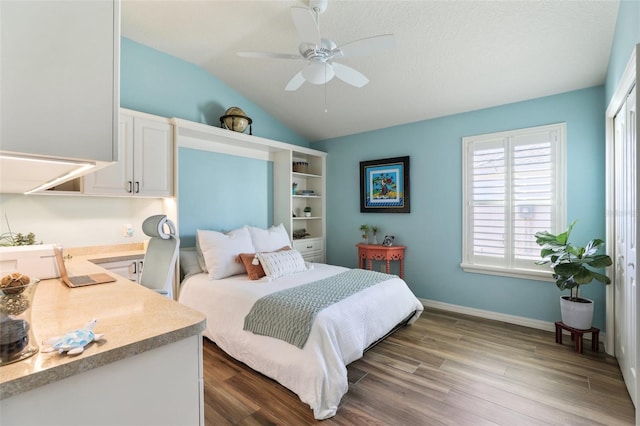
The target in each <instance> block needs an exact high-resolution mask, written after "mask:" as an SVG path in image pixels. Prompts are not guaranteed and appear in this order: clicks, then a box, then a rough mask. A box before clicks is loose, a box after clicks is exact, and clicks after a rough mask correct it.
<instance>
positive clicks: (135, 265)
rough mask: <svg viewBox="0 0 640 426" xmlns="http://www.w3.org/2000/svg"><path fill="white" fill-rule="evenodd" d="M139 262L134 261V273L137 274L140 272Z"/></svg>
mask: <svg viewBox="0 0 640 426" xmlns="http://www.w3.org/2000/svg"><path fill="white" fill-rule="evenodd" d="M137 266H138V263H137V262H133V273H134V274H137V273H138V267H137Z"/></svg>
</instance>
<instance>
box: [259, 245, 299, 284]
mask: <svg viewBox="0 0 640 426" xmlns="http://www.w3.org/2000/svg"><path fill="white" fill-rule="evenodd" d="M256 256H257V257H258V260H259V261H260V264H261V265H262V268H263V269H264V273H265V274H266V275H267V277H269V278H271V279H276V278H280V277H284V276H287V275H293V274H297V273H298V272H304V271H306V270H307V265H306V264H305V263H304V259H303V258H302V255H301V254H300V252H299V251H298V250H293V249H292V250H287V251H279V252H275V253H258V254H257V255H256Z"/></svg>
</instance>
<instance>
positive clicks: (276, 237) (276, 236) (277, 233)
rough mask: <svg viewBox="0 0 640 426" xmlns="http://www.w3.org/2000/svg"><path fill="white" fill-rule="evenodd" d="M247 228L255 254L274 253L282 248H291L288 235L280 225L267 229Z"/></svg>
mask: <svg viewBox="0 0 640 426" xmlns="http://www.w3.org/2000/svg"><path fill="white" fill-rule="evenodd" d="M247 228H249V233H250V234H251V242H252V243H253V247H254V248H255V249H256V251H257V252H263V251H276V250H280V249H281V248H282V247H285V246H291V240H290V239H289V234H287V230H286V229H285V228H284V225H283V224H282V223H281V224H280V225H278V226H272V227H271V228H269V229H262V228H256V227H255V226H248V227H247Z"/></svg>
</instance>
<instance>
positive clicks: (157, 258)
mask: <svg viewBox="0 0 640 426" xmlns="http://www.w3.org/2000/svg"><path fill="white" fill-rule="evenodd" d="M165 227H167V228H168V229H169V232H166V231H165ZM142 230H143V231H144V233H145V234H147V235H148V236H149V237H151V239H150V240H149V245H148V247H147V251H146V253H145V255H144V264H143V266H142V276H141V277H140V284H142V285H143V286H145V287H147V288H150V289H152V290H155V291H157V292H158V293H160V294H163V295H166V296H168V297H170V298H173V291H172V290H173V278H174V271H175V267H176V261H177V258H178V251H179V248H180V239H179V238H178V237H177V236H176V235H175V226H174V225H173V222H171V221H170V220H169V219H167V217H166V216H165V215H155V216H151V217H148V218H147V219H145V221H144V222H143V223H142Z"/></svg>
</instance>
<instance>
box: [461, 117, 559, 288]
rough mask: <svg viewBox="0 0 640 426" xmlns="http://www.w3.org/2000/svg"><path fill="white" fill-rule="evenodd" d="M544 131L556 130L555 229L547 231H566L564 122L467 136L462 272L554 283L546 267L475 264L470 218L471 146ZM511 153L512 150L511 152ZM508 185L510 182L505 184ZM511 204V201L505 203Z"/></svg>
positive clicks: (463, 172) (464, 175)
mask: <svg viewBox="0 0 640 426" xmlns="http://www.w3.org/2000/svg"><path fill="white" fill-rule="evenodd" d="M544 131H555V132H557V133H556V134H557V139H558V140H557V145H555V148H554V151H555V152H554V153H555V157H556V158H555V162H554V164H553V167H554V169H555V170H554V176H555V177H556V179H555V182H554V183H555V188H554V189H555V191H556V197H555V200H556V201H555V203H554V207H555V208H554V210H553V213H552V220H553V222H554V223H555V229H550V230H549V231H550V232H555V233H557V232H560V231H561V230H564V229H565V228H566V216H567V206H566V194H567V189H566V181H567V179H566V174H567V164H566V150H567V125H566V123H555V124H549V125H543V126H535V127H527V128H522V129H514V130H508V131H503V132H496V133H488V134H482V135H476V136H467V137H463V138H462V262H461V263H460V267H461V268H462V270H463V271H465V272H471V273H480V274H489V275H499V276H507V277H513V278H524V279H532V280H539V281H540V280H541V281H554V279H553V277H552V272H551V270H550V268H549V266H548V265H540V266H538V265H535V264H534V263H533V262H532V265H531V268H523V267H517V266H515V265H508V266H507V265H506V261H505V262H504V263H503V264H501V265H497V264H485V263H477V262H476V261H475V260H476V258H475V256H474V254H473V233H472V231H473V223H472V222H473V217H472V215H471V213H472V212H471V211H470V210H471V199H470V198H469V197H470V195H471V191H472V189H473V187H472V182H471V174H472V167H473V165H472V164H470V163H472V162H473V156H472V155H471V154H472V152H473V151H472V146H473V143H476V142H482V141H489V140H495V139H509V140H513V139H515V138H516V137H522V136H526V135H529V134H532V133H540V132H544ZM508 143H509V148H512V145H511V144H510V142H508ZM510 152H511V151H510ZM508 167H509V169H508V173H509V175H510V174H511V173H512V169H511V164H509V166H508ZM508 180H509V182H510V181H511V177H510V176H509V178H508ZM508 184H509V183H508ZM508 202H509V203H510V201H508ZM509 211H513V209H511V208H510V209H509ZM506 221H507V222H510V221H511V218H510V217H509V218H506ZM505 246H506V248H508V250H511V247H510V246H511V241H508V242H506V243H505ZM506 256H507V257H509V258H510V257H511V253H508V254H507V255H506Z"/></svg>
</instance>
